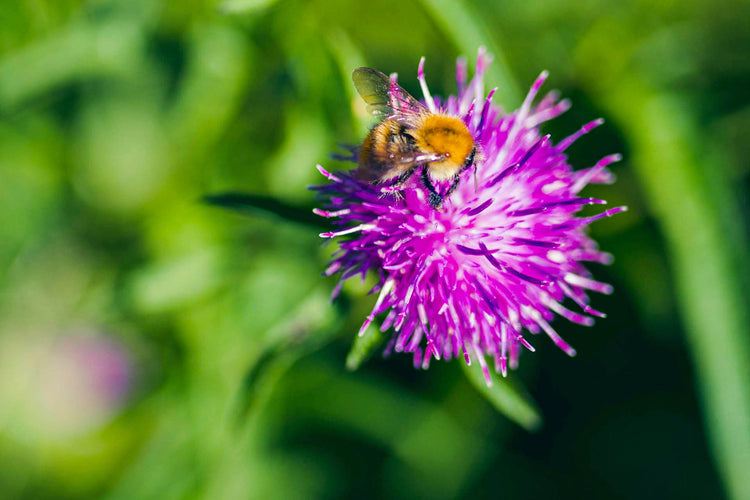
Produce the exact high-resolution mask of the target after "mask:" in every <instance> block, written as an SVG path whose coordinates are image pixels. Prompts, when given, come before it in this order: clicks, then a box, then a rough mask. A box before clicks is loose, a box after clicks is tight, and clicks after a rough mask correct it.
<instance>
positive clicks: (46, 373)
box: [0, 0, 750, 499]
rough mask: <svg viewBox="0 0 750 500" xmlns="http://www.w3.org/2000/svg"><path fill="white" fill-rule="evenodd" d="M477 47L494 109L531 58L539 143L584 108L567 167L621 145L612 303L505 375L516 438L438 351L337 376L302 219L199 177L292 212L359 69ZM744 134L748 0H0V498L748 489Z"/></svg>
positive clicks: (445, 83)
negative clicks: (596, 124)
mask: <svg viewBox="0 0 750 500" xmlns="http://www.w3.org/2000/svg"><path fill="white" fill-rule="evenodd" d="M479 45H485V46H487V48H488V50H489V52H491V53H492V54H494V56H495V63H494V64H493V66H492V68H491V70H490V72H489V74H488V78H487V85H488V87H493V86H499V87H500V90H499V92H498V94H497V95H496V97H495V102H497V103H501V104H503V105H504V107H506V109H513V108H515V107H516V106H518V105H519V104H520V99H521V97H522V95H523V93H524V92H525V89H526V88H528V86H529V85H530V84H531V82H532V81H533V79H534V78H535V77H536V76H537V75H538V74H539V72H540V71H541V70H542V69H548V70H550V75H551V76H550V78H549V80H548V83H547V84H546V86H545V88H546V89H547V90H549V89H552V88H557V89H560V90H561V91H562V92H563V94H564V95H565V96H567V97H570V98H572V100H573V104H574V107H573V109H572V110H571V111H569V112H568V113H566V114H565V115H564V116H563V117H561V118H559V119H557V120H556V121H555V122H554V123H550V124H547V125H546V126H545V130H546V131H547V132H549V133H552V134H553V138H554V139H557V140H560V139H562V138H563V137H564V136H565V135H567V134H569V133H572V132H573V131H574V130H576V129H577V128H578V127H579V126H580V125H581V124H583V123H584V122H587V121H589V120H592V119H594V118H596V117H598V116H603V117H604V118H605V119H606V120H607V122H606V124H605V125H604V126H603V127H600V128H599V129H597V130H596V131H595V132H593V133H592V134H590V135H588V136H587V137H585V138H583V139H582V140H581V141H579V142H578V143H577V144H576V145H575V146H574V147H573V148H571V150H570V151H571V163H572V164H573V165H574V166H576V167H578V168H583V167H585V166H589V165H591V164H593V163H594V162H595V161H596V160H598V159H599V158H600V157H602V156H603V155H605V154H609V153H614V152H620V153H622V154H623V155H624V158H625V160H624V161H623V162H622V163H620V164H618V165H616V166H614V168H613V171H614V172H615V174H616V175H617V176H618V182H617V184H615V185H614V186H596V187H592V188H590V190H589V191H587V192H588V195H590V196H597V197H603V198H605V199H607V200H609V202H610V206H616V205H620V204H627V205H628V206H629V207H630V211H629V212H627V213H625V214H622V215H618V216H617V217H614V218H612V219H606V220H603V221H600V222H597V223H596V224H595V225H594V226H593V227H592V233H593V235H594V237H595V238H596V239H597V240H598V241H599V243H600V245H601V247H602V248H603V249H605V250H607V251H610V252H612V253H614V254H615V256H616V260H615V263H614V264H613V265H612V266H609V267H602V266H591V270H592V271H593V272H594V273H595V275H596V276H597V277H598V278H600V279H602V280H603V281H607V282H610V283H613V284H614V285H615V289H616V292H615V294H614V295H612V296H606V297H605V296H595V297H593V305H594V307H596V308H597V309H601V310H603V311H607V312H608V314H609V317H608V318H607V319H603V320H599V321H597V324H596V326H594V327H592V328H584V327H580V326H573V325H569V324H567V323H566V322H565V321H560V320H558V321H556V322H555V327H556V328H557V329H558V331H560V333H561V334H562V335H563V337H564V338H566V339H567V340H568V341H569V342H570V343H571V344H573V345H574V346H575V347H576V349H577V350H578V356H577V357H576V358H574V359H570V358H568V357H567V356H566V355H564V354H563V353H562V352H561V351H559V350H558V349H557V348H556V347H555V346H554V345H553V344H552V342H550V341H549V340H548V339H546V338H542V337H538V338H532V339H530V340H531V342H532V343H533V344H534V345H535V346H536V348H537V352H536V353H535V354H524V356H523V357H522V359H521V367H520V369H519V370H518V371H517V372H514V373H512V374H511V376H510V378H509V384H510V385H512V386H513V387H515V388H516V389H517V390H518V391H519V392H521V393H525V394H528V396H529V398H532V399H533V400H534V401H535V407H536V408H537V411H538V414H539V415H540V416H541V418H542V419H543V424H542V425H541V427H540V428H539V429H538V430H536V431H535V432H529V431H527V430H525V429H524V428H522V427H521V426H519V425H517V424H515V423H513V422H512V421H511V420H510V419H509V418H507V417H506V416H505V415H504V414H503V413H501V412H498V411H497V410H496V409H495V407H494V406H493V404H492V403H491V402H490V400H488V399H485V398H484V397H483V396H482V395H481V394H480V393H479V392H478V391H476V390H475V388H474V387H473V386H472V384H471V383H469V382H468V381H467V379H466V378H465V377H464V374H463V371H462V370H461V369H460V367H459V363H457V362H451V363H433V366H432V367H431V368H430V370H429V371H427V372H422V371H416V370H414V369H413V368H412V365H411V358H410V357H409V356H403V355H395V356H393V357H391V358H390V359H387V360H383V359H382V357H381V356H380V355H379V354H378V353H376V354H375V355H374V356H372V358H371V359H370V360H369V361H367V362H365V363H364V364H363V365H362V367H361V368H360V369H359V370H358V371H354V372H351V371H347V369H346V367H345V360H346V358H347V352H348V350H349V347H350V345H351V343H352V341H353V339H354V335H355V332H356V331H357V329H358V327H359V325H360V323H361V321H362V320H363V319H364V316H365V315H366V314H367V312H368V310H369V308H370V307H371V306H372V303H373V300H374V298H373V297H368V296H366V295H365V292H366V290H367V288H365V287H364V286H357V285H356V284H352V285H348V286H347V287H346V288H345V294H344V297H343V298H342V299H341V300H340V301H338V302H337V303H336V304H334V305H330V304H329V303H328V294H329V293H330V290H331V289H332V287H333V285H334V280H333V279H332V278H321V277H320V272H321V270H322V269H323V268H324V266H325V262H326V260H327V258H328V256H329V255H330V252H331V249H332V248H333V247H332V246H327V247H323V246H322V244H321V241H320V240H319V238H318V236H317V233H318V232H319V231H320V229H319V228H316V227H314V226H313V225H310V224H308V223H306V220H308V219H309V218H307V219H306V218H304V217H303V218H301V220H297V221H287V220H284V219H283V218H279V217H274V216H272V215H269V214H264V213H262V212H258V213H254V214H250V216H249V217H247V216H242V215H238V214H234V213H231V212H228V211H223V210H220V209H218V208H215V207H212V206H208V205H206V204H205V203H202V202H201V197H202V196H204V195H206V194H211V193H220V192H225V191H243V192H248V193H253V194H257V195H262V196H267V197H271V199H275V200H278V201H279V202H281V203H283V204H285V205H284V206H286V205H288V206H289V210H290V211H292V212H294V209H295V208H302V209H305V210H307V209H309V208H310V207H312V206H313V196H312V194H311V193H310V192H309V191H307V190H306V187H307V186H308V185H310V184H315V183H320V182H322V180H323V179H322V178H321V177H320V176H319V174H318V173H317V172H316V170H315V168H314V166H315V164H316V163H322V164H324V165H325V166H326V168H328V169H334V170H335V169H337V168H346V165H344V164H340V163H336V162H334V161H332V160H329V159H328V154H329V153H330V152H331V151H334V150H335V149H336V143H337V142H345V143H346V142H348V143H356V142H357V141H359V140H361V138H362V137H363V136H364V134H365V132H366V127H367V124H368V123H370V121H369V120H368V118H367V117H366V116H364V115H362V114H361V112H359V111H358V109H359V108H357V107H356V106H355V104H356V103H357V99H356V96H355V94H354V91H353V87H352V85H351V82H350V79H349V75H350V73H351V70H352V69H353V68H354V67H357V66H360V65H368V66H372V67H376V68H378V69H381V70H382V71H385V72H392V71H397V72H398V73H399V74H400V77H401V78H400V81H401V83H402V84H403V85H404V86H405V87H406V88H407V90H410V91H411V92H413V93H415V94H417V95H419V94H418V86H417V84H416V83H417V82H416V78H415V77H416V68H417V62H418V61H419V58H420V57H421V56H422V55H424V56H426V57H427V65H426V72H427V79H428V81H429V83H430V85H431V88H432V91H433V93H436V94H441V95H446V94H447V93H451V92H455V83H454V65H455V59H456V57H457V56H459V55H466V56H467V57H468V58H469V61H470V66H472V67H473V60H474V57H475V55H476V50H477V48H478V46H479ZM748 158H750V4H748V3H747V2H743V1H741V0H736V1H732V0H729V1H722V0H719V1H709V0H686V1H681V2H677V1H670V0H665V1H659V2H657V1H651V2H649V1H643V0H642V1H627V2H619V1H615V0H605V1H590V0H584V1H581V2H568V1H563V0H543V1H538V2H516V1H511V0H501V1H490V0H482V1H477V2H468V1H462V0H422V1H420V2H403V1H398V0H371V1H369V2H366V3H361V4H360V3H355V2H345V1H341V0H334V1H323V0H315V1H309V2H307V1H302V0H226V1H218V2H217V1H211V0H203V1H191V2H179V1H176V0H172V1H147V0H101V1H96V0H92V1H78V0H5V1H4V2H3V7H2V9H1V10H0V213H1V214H2V219H1V220H2V223H0V498H35V499H36V498H69V499H81V498H107V499H131V498H160V499H183V498H212V499H213V498H230V499H231V498H352V497H362V498H379V497H388V498H414V497H423V498H455V497H469V496H472V497H477V496H478V495H481V496H482V497H485V498H495V497H503V498H545V497H546V498H585V497H592V498H623V499H625V498H638V499H646V498H735V499H747V498H750V396H749V394H750V356H749V355H748V351H749V350H750V322H749V321H748V309H750V308H749V307H748V306H750V299H748V295H747V292H746V291H747V289H748V287H749V286H750V273H748V236H749V235H750V232H749V230H748V227H749V225H748V221H749V220H750V203H748V192H749V191H750V162H749V161H748ZM300 213H302V212H300ZM304 213H307V212H304Z"/></svg>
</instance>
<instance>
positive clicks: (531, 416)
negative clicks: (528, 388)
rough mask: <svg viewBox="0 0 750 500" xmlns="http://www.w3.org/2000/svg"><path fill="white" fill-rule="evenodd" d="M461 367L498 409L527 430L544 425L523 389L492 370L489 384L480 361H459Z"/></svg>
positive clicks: (534, 429)
mask: <svg viewBox="0 0 750 500" xmlns="http://www.w3.org/2000/svg"><path fill="white" fill-rule="evenodd" d="M459 364H460V365H461V368H462V369H463V370H464V373H465V374H466V378H467V379H469V382H471V385H473V386H474V387H475V388H476V389H477V390H478V391H479V392H480V393H481V394H482V396H484V397H485V398H486V399H487V401H489V402H490V403H492V406H494V407H495V408H496V409H497V411H499V412H500V413H502V414H503V415H505V416H506V417H508V418H509V419H511V420H512V421H514V422H515V423H517V424H518V425H520V426H521V427H523V428H524V429H526V430H527V431H532V432H533V431H536V430H539V429H540V428H541V426H542V417H541V415H540V414H539V412H538V411H537V409H536V408H535V407H534V404H533V403H532V402H531V401H529V399H528V397H527V396H525V395H524V394H523V393H524V392H525V391H522V390H520V389H518V388H516V387H514V385H512V384H511V382H510V381H508V379H506V378H502V377H500V376H499V375H498V374H497V373H495V372H492V371H491V372H490V377H491V379H492V385H491V386H488V385H487V381H486V380H485V378H484V372H483V371H482V367H481V366H480V365H479V363H472V364H471V366H469V365H467V364H466V363H464V362H460V363H459Z"/></svg>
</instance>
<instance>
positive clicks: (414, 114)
mask: <svg viewBox="0 0 750 500" xmlns="http://www.w3.org/2000/svg"><path fill="white" fill-rule="evenodd" d="M352 80H353V81H354V86H355V87H356V89H357V92H359V95H360V96H362V99H363V100H364V101H365V103H366V104H367V109H368V111H370V112H371V113H372V114H374V115H375V116H378V117H380V118H381V121H380V122H379V123H378V124H377V125H375V126H374V127H373V128H372V130H370V133H369V134H368V135H367V137H365V140H364V141H363V142H362V145H361V146H360V147H359V153H358V160H357V170H356V172H355V176H356V177H357V178H358V179H360V180H363V181H366V182H370V183H372V184H387V185H388V186H389V187H390V188H392V189H397V188H399V187H401V186H403V185H404V184H405V183H406V181H408V180H409V179H410V178H411V177H412V175H414V174H415V173H416V172H419V173H420V177H421V182H422V184H424V186H425V188H426V189H427V191H428V192H429V203H430V205H431V206H432V207H433V208H435V209H439V208H440V207H441V206H442V205H443V201H444V199H445V198H447V197H448V196H450V195H451V194H452V193H453V192H454V191H455V190H456V188H457V187H458V184H459V179H460V175H461V173H462V172H463V171H464V170H465V169H467V168H469V167H471V166H473V165H475V162H476V161H477V160H478V156H479V155H478V152H477V145H476V144H475V142H474V138H473V137H472V135H471V132H470V131H469V128H468V127H467V126H466V124H465V123H464V122H463V121H462V120H461V119H459V118H457V117H455V116H448V115H444V114H439V113H433V112H431V111H430V110H429V109H428V108H427V107H426V106H425V105H423V104H422V103H420V102H419V101H418V100H416V99H415V98H414V97H412V96H411V95H409V93H408V92H406V91H405V90H404V89H402V88H401V87H400V86H399V85H398V84H397V83H396V82H395V78H394V79H391V78H390V77H388V76H387V75H385V74H384V73H381V72H380V71H377V70H374V69H371V68H357V69H355V70H354V72H353V73H352ZM446 181H450V184H449V185H448V188H447V189H446V190H445V191H444V192H441V191H440V189H439V186H440V184H444V183H445V182H446ZM436 183H438V185H436Z"/></svg>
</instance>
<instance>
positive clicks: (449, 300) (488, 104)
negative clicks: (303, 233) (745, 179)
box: [314, 51, 625, 381]
mask: <svg viewBox="0 0 750 500" xmlns="http://www.w3.org/2000/svg"><path fill="white" fill-rule="evenodd" d="M489 63H490V58H489V56H487V55H486V54H485V53H484V52H483V51H480V54H479V57H478V60H477V66H476V74H475V76H474V77H473V78H472V79H471V81H469V82H467V71H466V63H465V61H463V60H459V62H458V67H457V82H458V95H456V96H449V97H448V98H447V99H444V100H443V99H439V98H437V97H432V96H431V95H430V93H429V91H428V90H427V86H426V84H425V80H424V76H423V73H422V63H420V68H419V80H420V84H421V85H422V90H423V93H424V103H425V105H426V106H427V107H428V109H429V110H430V111H432V112H436V113H441V114H445V115H451V116H456V117H459V118H460V119H461V120H463V121H464V123H465V124H466V125H467V127H468V128H469V130H470V132H471V134H472V135H473V137H474V140H475V141H476V143H477V144H478V145H479V148H480V150H481V157H482V160H480V161H479V162H478V164H477V166H476V169H475V170H474V169H466V170H465V171H462V173H461V174H460V175H461V178H460V181H459V182H458V186H457V188H456V189H455V191H454V192H453V193H452V194H451V195H450V196H449V197H446V199H445V201H444V204H443V206H442V207H441V208H440V209H435V208H433V206H431V204H430V203H429V195H430V193H429V192H428V189H427V188H426V187H425V185H424V184H423V183H420V182H418V181H417V180H416V179H412V181H411V182H409V183H407V184H404V185H403V186H399V188H398V196H394V194H393V193H389V192H388V191H389V190H388V189H387V188H383V186H382V185H373V184H371V183H368V182H364V181H361V180H359V179H357V178H356V177H355V176H354V172H355V171H350V172H338V173H335V174H332V173H329V172H327V171H325V170H324V169H323V168H322V167H320V166H318V169H319V170H320V172H321V173H322V174H323V175H324V176H326V177H327V178H328V179H329V180H330V181H332V182H330V183H329V184H326V185H323V186H316V187H315V188H314V189H316V190H318V191H319V192H320V193H321V194H322V197H323V198H324V199H325V203H326V207H325V209H324V210H318V209H316V213H318V214H319V215H322V216H324V217H329V218H332V219H334V220H335V222H334V223H335V224H336V225H337V226H338V230H337V231H333V232H328V233H323V234H321V236H322V237H324V238H340V240H339V244H340V248H339V250H338V251H337V252H336V253H335V254H334V256H333V261H332V262H331V264H330V265H329V267H328V268H327V270H326V271H325V274H326V275H332V274H336V273H338V274H339V283H338V285H337V286H336V288H335V289H334V292H333V297H335V296H336V295H337V294H338V293H339V291H340V290H341V286H342V284H343V282H344V281H346V280H347V279H349V278H352V277H354V276H357V275H359V276H361V277H362V278H364V277H365V275H366V274H367V273H369V272H373V273H376V274H377V276H378V282H377V284H376V286H375V288H374V289H373V292H374V293H378V298H377V301H376V303H375V306H374V308H373V310H372V312H371V313H370V314H369V315H368V316H367V318H366V320H365V322H364V324H363V325H362V329H361V330H360V335H361V334H363V333H364V331H365V330H366V329H367V327H368V326H369V325H370V324H371V323H372V322H373V321H374V319H375V316H377V315H380V314H385V318H384V320H383V322H382V325H381V330H383V331H385V330H387V329H389V328H391V327H392V328H393V330H394V334H393V336H392V338H391V340H390V343H389V344H388V346H387V347H386V353H390V352H391V351H392V350H395V351H397V352H410V353H413V355H414V363H415V366H421V367H423V368H426V367H428V366H429V363H430V360H431V359H432V358H436V359H451V358H453V357H458V356H460V355H463V357H464V359H465V360H466V362H467V363H471V361H472V360H474V361H476V362H478V363H480V364H481V366H482V368H483V370H484V373H485V377H486V378H487V379H488V381H489V369H488V367H487V364H486V361H485V356H491V357H492V358H493V360H494V365H495V370H496V371H498V372H501V373H502V374H503V375H506V374H507V367H508V364H509V365H510V367H511V368H515V367H516V366H517V364H518V357H519V354H520V351H521V348H522V347H524V348H526V349H528V350H530V351H533V350H534V349H533V347H532V346H531V345H530V344H529V343H528V342H527V340H526V339H525V338H524V333H525V331H528V332H531V333H539V332H542V331H543V332H545V333H546V334H547V336H549V337H550V338H551V339H552V341H553V342H554V343H555V344H557V345H558V346H559V347H560V348H561V349H562V350H564V351H565V352H566V353H568V354H569V355H571V356H572V355H574V354H575V351H574V349H573V348H572V347H571V346H570V345H569V344H568V343H567V342H565V341H564V340H563V339H562V338H561V337H560V336H559V335H558V334H557V333H556V332H555V330H554V329H553V327H552V326H551V325H550V321H551V320H552V319H553V318H554V317H555V315H560V316H563V317H565V318H567V319H568V320H570V321H573V322H576V323H580V324H582V325H591V324H592V323H593V318H592V316H599V317H603V316H604V314H602V313H600V312H598V311H596V310H594V309H592V308H591V307H589V305H588V304H589V298H588V291H596V292H600V293H611V291H612V288H611V287H610V285H607V284H605V283H601V282H598V281H595V280H593V279H592V278H591V275H590V273H589V272H588V271H587V270H586V268H585V267H584V265H583V263H584V262H586V261H594V262H599V263H604V264H606V263H609V262H610V261H611V259H612V257H611V255H610V254H608V253H605V252H601V251H599V250H598V248H597V245H596V243H595V242H594V241H593V240H592V239H591V238H590V237H589V236H588V234H587V228H586V226H587V225H588V224H589V223H591V222H593V221H594V220H597V219H600V218H602V217H607V216H610V215H612V214H615V213H617V212H621V211H623V210H625V207H618V208H612V209H609V210H607V211H604V212H602V213H600V214H599V215H595V216H593V217H576V216H575V215H576V213H577V212H578V211H579V210H580V209H581V208H582V207H583V206H584V205H590V204H603V203H605V202H604V201H603V200H599V199H594V198H587V197H581V196H580V192H581V190H582V189H583V188H584V187H585V186H586V185H587V184H590V183H611V182H613V180H614V178H613V176H612V174H611V173H610V172H609V171H608V170H607V166H608V165H609V164H611V163H613V162H615V161H618V160H619V159H620V157H619V155H611V156H607V157H605V158H603V159H602V160H600V161H599V162H598V163H596V164H595V165H594V166H592V167H589V168H586V169H583V170H577V171H574V170H573V169H572V167H571V166H570V165H569V164H568V161H567V156H566V154H565V150H566V149H567V148H568V147H569V146H570V145H571V144H572V143H573V142H574V141H575V140H576V139H578V138H579V137H580V136H581V135H583V134H585V133H587V132H589V131H590V130H592V129H593V128H594V127H596V126H598V125H600V124H601V123H602V121H601V120H595V121H593V122H591V123H588V124H586V125H584V126H583V127H582V128H581V129H580V130H578V131H577V132H576V133H574V134H573V135H571V136H569V137H567V138H565V139H563V140H562V141H560V142H557V143H554V142H553V141H552V140H551V139H550V137H549V136H542V135H541V133H540V132H539V125H540V124H541V123H543V122H545V121H547V120H550V119H552V118H555V117H556V116H558V115H560V114H561V113H563V112H564V111H565V110H567V109H568V108H569V107H570V103H569V101H567V100H559V97H558V95H557V94H556V93H554V92H551V93H549V94H547V95H546V96H545V97H543V98H542V99H541V100H539V102H537V103H536V104H535V103H534V101H535V98H536V97H537V93H538V91H539V89H540V87H541V86H542V84H543V83H544V81H545V79H546V77H547V74H546V72H544V73H542V74H541V76H540V77H539V78H538V79H537V80H536V82H534V84H533V86H532V87H531V90H530V91H529V93H528V95H527V96H526V99H525V100H524V102H523V104H522V106H521V107H520V109H518V110H517V111H514V112H512V113H504V112H503V111H502V109H500V108H499V107H498V106H496V105H494V104H493V103H492V95H493V94H494V90H493V91H490V92H489V94H488V95H487V96H486V97H485V95H484V84H483V77H484V72H485V70H486V68H487V66H488V64H489ZM355 158H356V156H355ZM474 176H475V178H474V179H472V177H474ZM414 177H418V176H414ZM566 301H568V302H570V303H572V304H574V306H575V308H578V309H580V312H576V311H574V310H571V309H569V308H568V307H566V306H564V305H563V303H564V302H566Z"/></svg>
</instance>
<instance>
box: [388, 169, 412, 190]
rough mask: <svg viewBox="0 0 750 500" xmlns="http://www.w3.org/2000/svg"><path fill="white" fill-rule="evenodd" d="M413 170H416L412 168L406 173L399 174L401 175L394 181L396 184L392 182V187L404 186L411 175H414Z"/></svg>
mask: <svg viewBox="0 0 750 500" xmlns="http://www.w3.org/2000/svg"><path fill="white" fill-rule="evenodd" d="M414 170H416V169H414V168H410V169H409V170H407V171H406V172H404V173H403V174H401V175H400V176H399V177H398V179H396V182H394V183H393V186H394V187H395V186H400V185H402V184H404V183H405V182H406V181H408V180H409V178H410V177H411V176H412V175H414Z"/></svg>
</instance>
